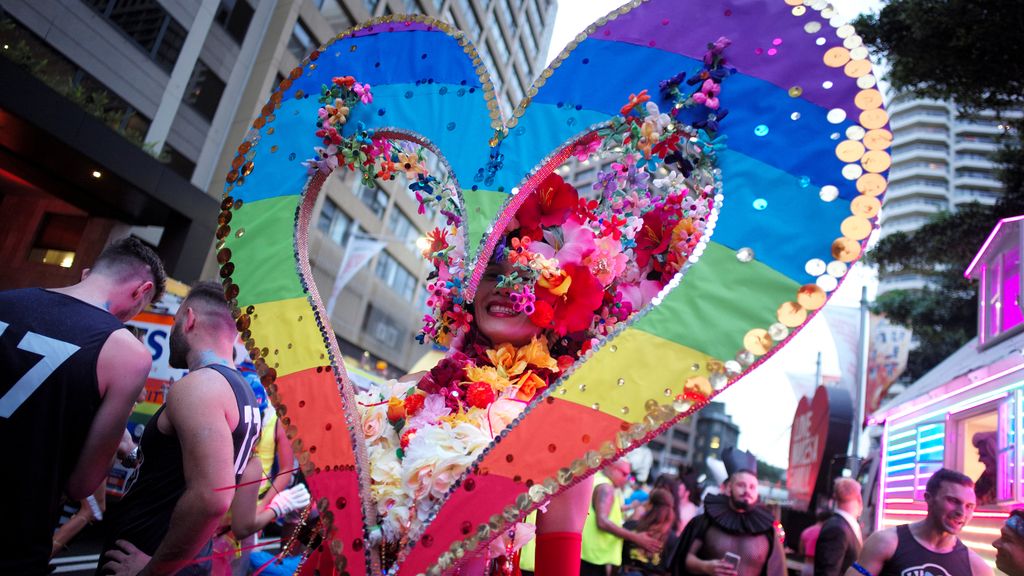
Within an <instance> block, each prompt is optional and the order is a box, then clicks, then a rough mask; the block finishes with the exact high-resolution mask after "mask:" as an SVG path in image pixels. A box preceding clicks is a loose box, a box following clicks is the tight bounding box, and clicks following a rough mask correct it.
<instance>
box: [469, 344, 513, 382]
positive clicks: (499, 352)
mask: <svg viewBox="0 0 1024 576" xmlns="http://www.w3.org/2000/svg"><path fill="white" fill-rule="evenodd" d="M487 359H488V360H490V361H491V364H493V365H494V367H495V368H497V369H498V370H499V371H501V372H502V373H504V374H505V375H506V376H507V377H509V378H513V377H515V376H518V375H520V374H522V373H523V370H526V362H525V361H523V360H522V359H521V358H520V357H519V354H518V353H517V350H516V349H515V347H514V346H512V345H511V344H508V343H505V344H502V345H500V346H498V347H497V348H492V349H490V350H488V351H487ZM474 382H485V380H474Z"/></svg>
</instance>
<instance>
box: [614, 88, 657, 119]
mask: <svg viewBox="0 0 1024 576" xmlns="http://www.w3.org/2000/svg"><path fill="white" fill-rule="evenodd" d="M650 99H651V97H650V96H648V95H647V89H646V88H645V89H643V90H641V91H640V93H639V94H630V95H629V102H628V103H626V105H625V106H623V107H622V108H620V109H619V112H620V113H621V114H622V115H623V116H629V113H630V112H631V111H632V110H633V108H636V107H637V106H639V105H641V104H643V103H644V102H647V101H648V100H650Z"/></svg>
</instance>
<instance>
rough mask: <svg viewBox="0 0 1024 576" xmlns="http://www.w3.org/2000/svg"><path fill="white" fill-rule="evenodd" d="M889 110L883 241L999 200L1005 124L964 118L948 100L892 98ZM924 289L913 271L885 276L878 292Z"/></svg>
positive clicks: (984, 117) (987, 116)
mask: <svg viewBox="0 0 1024 576" xmlns="http://www.w3.org/2000/svg"><path fill="white" fill-rule="evenodd" d="M888 111H889V117H890V127H891V129H892V133H893V145H892V160H893V165H892V168H891V170H890V173H889V189H888V192H887V193H886V197H885V204H884V205H883V209H882V213H881V219H880V221H879V222H880V224H881V235H882V236H883V237H884V236H886V235H888V234H892V233H894V232H910V231H913V230H916V229H917V228H919V227H920V226H922V225H923V224H924V223H925V222H927V221H928V219H929V218H930V217H931V216H933V215H935V214H937V213H939V212H943V211H956V209H957V207H958V206H961V205H963V204H965V203H968V202H975V201H976V202H981V203H984V204H992V203H994V202H995V201H996V199H997V198H998V196H999V193H1000V190H1001V188H1002V184H1001V183H1000V182H999V180H998V179H997V176H996V173H995V167H994V165H993V163H992V154H993V153H994V152H995V151H996V150H997V149H998V148H999V139H1000V137H1001V136H1002V135H1003V134H1005V132H1006V129H1007V127H1006V125H1005V121H1003V120H1000V119H999V118H997V117H996V115H995V114H993V113H991V112H983V113H979V114H977V115H976V116H974V117H970V118H962V117H960V115H959V114H958V112H957V109H956V106H955V105H953V104H951V103H949V102H942V101H938V100H929V99H919V98H909V97H907V96H903V95H897V96H895V97H894V98H893V99H892V101H891V102H890V104H889V106H888ZM924 285H925V279H924V277H922V276H919V275H916V274H914V273H912V272H910V273H907V274H901V275H892V276H888V277H885V278H882V279H881V284H880V285H879V291H880V292H886V291H889V290H895V289H907V288H920V287H923V286H924Z"/></svg>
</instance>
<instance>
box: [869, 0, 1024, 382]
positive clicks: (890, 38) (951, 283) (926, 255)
mask: <svg viewBox="0 0 1024 576" xmlns="http://www.w3.org/2000/svg"><path fill="white" fill-rule="evenodd" d="M853 24H854V27H855V28H856V29H857V32H858V33H859V34H860V36H861V38H863V40H864V43H865V44H866V45H867V46H868V47H869V48H870V49H871V50H872V52H873V54H874V55H875V56H878V57H881V58H884V59H885V60H886V61H887V62H888V65H889V71H888V73H887V76H886V80H888V81H889V83H890V84H891V85H892V87H893V89H895V90H896V91H897V92H899V93H906V94H910V95H913V96H918V97H925V98H936V99H939V100H946V101H953V102H955V103H956V104H957V106H958V107H959V109H960V112H961V114H963V115H966V116H970V115H971V114H974V113H976V112H978V111H981V110H992V111H995V112H996V113H997V114H1005V113H1007V112H1017V111H1020V110H1022V109H1024V58H1021V54H1024V34H1021V30H1022V29H1024V0H1000V1H998V2H991V1H989V0H890V1H889V2H888V3H887V4H886V5H885V6H884V7H883V8H882V10H881V12H880V13H878V14H866V15H861V16H860V17H858V18H857V19H856V20H855V21H854V23H853ZM1004 124H1005V125H1007V126H1008V127H1009V129H1008V130H1007V131H1006V132H1007V133H1006V135H1005V137H1004V138H1003V144H1002V147H1001V149H1000V150H999V152H998V153H997V154H996V156H995V157H994V158H993V159H994V160H995V162H996V164H997V166H998V167H999V173H998V176H999V179H1000V181H1001V182H1002V183H1003V185H1004V190H1003V192H1002V195H1001V196H1000V198H999V199H998V200H997V202H996V203H995V205H993V206H985V205H982V204H979V203H972V204H967V205H963V206H961V207H960V209H959V210H958V211H957V212H955V213H949V212H943V213H940V214H938V215H936V216H935V217H934V218H932V219H931V220H930V221H929V222H928V223H927V224H925V225H924V226H923V227H921V228H919V229H918V230H915V231H913V232H909V233H903V232H897V233H894V234H891V235H888V236H886V237H885V238H884V239H882V240H881V241H880V242H879V243H878V244H877V245H876V246H875V248H874V249H873V250H872V251H871V252H870V253H869V254H868V258H869V261H870V262H871V263H873V264H874V265H876V266H877V267H878V271H879V274H880V275H881V276H882V277H883V278H884V277H886V276H887V275H892V274H904V273H914V274H918V275H921V276H924V277H926V278H928V279H929V282H930V286H928V287H926V288H923V289H919V290H894V291H891V292H887V293H885V294H883V295H881V296H880V297H879V298H878V300H877V301H876V302H875V309H876V311H877V312H881V313H883V314H885V315H886V316H887V317H888V318H889V319H890V320H891V321H893V322H895V323H897V324H901V325H903V326H906V327H908V328H910V329H912V330H913V331H914V335H915V337H916V339H917V341H918V343H919V345H918V347H917V348H916V349H915V350H913V351H911V354H910V360H909V363H908V367H907V371H906V373H905V376H906V377H908V378H910V379H912V380H913V379H917V378H918V377H920V376H922V375H924V373H926V372H927V371H928V370H930V369H931V368H932V367H934V366H935V365H936V364H938V363H939V362H941V361H942V360H943V359H944V358H946V357H947V356H949V355H950V354H952V353H953V352H954V351H956V350H957V349H958V348H959V347H960V346H962V345H963V344H964V343H966V342H967V341H968V340H969V339H970V338H971V337H973V336H974V334H975V333H976V332H977V300H976V299H977V288H976V286H975V285H974V284H973V283H972V282H969V281H967V280H965V279H964V277H963V272H964V270H965V269H966V268H967V266H968V265H969V264H970V262H971V259H972V258H973V257H974V255H975V253H976V252H977V251H978V250H979V249H980V248H981V245H982V243H983V242H984V241H985V238H986V236H987V235H988V233H989V232H990V231H991V230H992V228H993V227H994V226H995V224H996V222H997V221H998V220H999V219H1000V218H1006V217H1008V216H1016V215H1020V214H1022V213H1024V151H1022V149H1021V146H1020V139H1019V136H1020V134H1021V133H1022V129H1024V121H1022V119H1021V118H1020V117H1018V116H1015V115H1013V114H1010V115H1009V116H1006V117H1005V118H1004Z"/></svg>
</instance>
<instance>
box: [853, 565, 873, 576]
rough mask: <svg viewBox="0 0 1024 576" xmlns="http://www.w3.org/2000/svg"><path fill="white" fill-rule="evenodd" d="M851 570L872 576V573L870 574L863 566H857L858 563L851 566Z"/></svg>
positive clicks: (865, 575)
mask: <svg viewBox="0 0 1024 576" xmlns="http://www.w3.org/2000/svg"><path fill="white" fill-rule="evenodd" d="M850 568H853V569H854V570H856V571H857V573H859V574H863V575H864V576H871V572H868V570H867V568H865V567H863V566H861V565H860V564H857V563H856V562H854V563H853V564H851V565H850Z"/></svg>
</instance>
